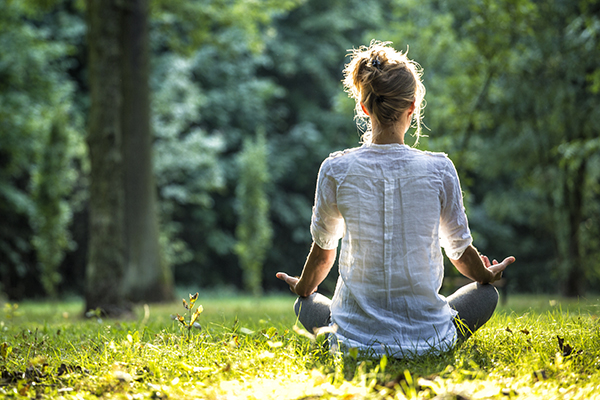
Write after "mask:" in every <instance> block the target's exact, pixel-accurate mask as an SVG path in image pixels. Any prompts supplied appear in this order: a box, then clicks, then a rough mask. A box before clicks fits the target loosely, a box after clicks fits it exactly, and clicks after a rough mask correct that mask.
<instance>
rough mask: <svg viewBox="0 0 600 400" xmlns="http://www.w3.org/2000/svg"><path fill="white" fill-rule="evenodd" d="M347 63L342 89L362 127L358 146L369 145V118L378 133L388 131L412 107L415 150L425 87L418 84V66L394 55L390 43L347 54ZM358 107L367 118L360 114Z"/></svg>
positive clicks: (402, 55)
mask: <svg viewBox="0 0 600 400" xmlns="http://www.w3.org/2000/svg"><path fill="white" fill-rule="evenodd" d="M350 51H351V53H350V54H349V55H350V56H351V60H350V62H349V63H348V64H346V66H345V68H344V80H343V82H344V89H345V90H346V92H348V95H349V96H350V97H352V98H353V99H354V101H355V102H356V118H357V119H362V120H363V121H365V123H366V129H365V131H364V132H363V136H362V142H363V143H367V144H370V143H373V141H374V139H375V138H374V133H373V129H372V125H371V120H370V119H369V118H371V119H372V120H375V121H376V122H377V124H378V125H379V126H381V127H382V130H383V131H385V130H386V129H387V128H389V127H391V126H392V125H393V124H394V123H395V122H396V121H397V120H398V118H399V117H400V116H401V115H402V114H403V113H404V112H405V111H406V110H407V109H409V108H410V107H411V105H412V104H413V103H414V104H415V109H414V112H413V115H412V124H411V126H412V127H414V128H416V130H415V133H414V136H416V139H415V146H416V145H417V143H418V142H419V137H420V136H421V126H422V118H423V108H424V107H425V86H424V85H423V82H421V76H422V74H423V73H422V69H421V66H420V65H419V64H418V63H416V62H415V61H413V60H410V59H409V58H408V57H407V53H408V52H406V53H402V52H400V51H396V50H395V49H394V48H392V47H391V42H380V41H376V40H373V41H371V43H370V45H369V47H366V46H361V47H359V48H358V49H352V50H350ZM361 103H362V104H364V106H365V108H366V109H367V110H368V112H369V114H370V116H369V115H367V114H365V112H364V111H363V110H362V107H361Z"/></svg>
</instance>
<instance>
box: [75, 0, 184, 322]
mask: <svg viewBox="0 0 600 400" xmlns="http://www.w3.org/2000/svg"><path fill="white" fill-rule="evenodd" d="M146 19H147V4H146V2H145V1H143V0H132V1H128V2H121V1H113V0H111V1H99V0H90V1H89V2H88V21H89V49H90V50H89V51H90V59H89V68H90V92H91V109H90V122H89V138H88V143H89V149H90V160H91V185H90V243H89V261H88V267H87V272H88V276H87V290H86V309H96V308H100V309H101V310H103V312H105V313H107V314H115V315H118V314H120V313H123V312H126V311H128V306H127V304H126V300H136V301H139V300H146V301H158V300H164V299H167V298H169V297H170V295H171V290H172V289H171V288H172V286H171V285H172V282H171V279H170V272H168V270H167V269H166V268H167V267H166V265H165V264H164V263H163V262H162V260H161V258H160V255H159V242H158V226H157V220H156V218H157V217H156V210H155V204H154V196H155V194H154V186H153V182H154V181H153V177H152V162H151V156H150V154H151V146H150V143H151V138H150V130H149V110H148V108H149V97H148V88H147V85H148V56H147V51H148V49H147V45H148V44H147V41H148V34H147V28H146Z"/></svg>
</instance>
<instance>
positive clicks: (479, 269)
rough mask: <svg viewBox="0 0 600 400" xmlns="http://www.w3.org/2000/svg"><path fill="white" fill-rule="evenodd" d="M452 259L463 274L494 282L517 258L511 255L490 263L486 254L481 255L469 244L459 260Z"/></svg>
mask: <svg viewBox="0 0 600 400" xmlns="http://www.w3.org/2000/svg"><path fill="white" fill-rule="evenodd" d="M450 261H452V264H454V266H455V267H456V269H457V270H458V271H459V272H460V273H461V274H463V275H464V276H466V277H467V278H470V279H473V280H474V281H476V282H479V283H482V284H484V283H492V282H495V281H497V280H499V279H500V278H502V271H504V270H505V269H506V267H507V266H508V265H510V264H512V263H513V262H515V258H514V257H512V256H510V257H506V258H505V259H504V260H503V261H502V262H501V263H499V262H498V261H496V260H494V262H493V263H490V260H489V259H488V258H487V257H486V256H484V255H480V254H479V252H478V251H477V249H476V248H475V247H473V245H469V247H467V249H466V250H465V252H464V253H463V254H462V256H461V257H460V258H459V259H458V260H453V259H450Z"/></svg>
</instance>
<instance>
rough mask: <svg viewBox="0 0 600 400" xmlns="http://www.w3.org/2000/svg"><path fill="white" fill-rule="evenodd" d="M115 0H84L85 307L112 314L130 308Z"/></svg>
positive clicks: (118, 12)
mask: <svg viewBox="0 0 600 400" xmlns="http://www.w3.org/2000/svg"><path fill="white" fill-rule="evenodd" d="M118 2H119V1H118V0H89V1H88V26H89V28H88V43H89V71H90V72H89V73H90V99H91V108H90V116H89V118H90V119H89V135H88V145H89V152H90V153H89V154H90V166H91V173H90V175H91V176H90V178H91V182H90V237H89V252H88V262H87V270H86V285H87V288H86V310H90V309H98V308H99V309H101V310H102V312H103V313H105V314H109V315H115V316H116V315H120V314H122V313H124V312H127V311H129V306H128V305H127V304H126V302H125V299H124V294H123V291H122V290H121V288H122V284H121V283H122V281H123V277H124V273H125V258H124V242H123V237H124V225H123V205H124V191H123V174H122V170H123V168H122V165H123V156H122V153H121V142H122V130H121V105H122V103H123V99H122V96H121V89H120V85H121V73H120V69H119V68H118V67H117V66H118V65H119V64H120V60H121V58H122V51H121V47H120V44H119V40H120V24H121V20H120V19H121V18H120V17H121V12H120V9H119V6H118V4H117V3H118Z"/></svg>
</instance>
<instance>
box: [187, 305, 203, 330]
mask: <svg viewBox="0 0 600 400" xmlns="http://www.w3.org/2000/svg"><path fill="white" fill-rule="evenodd" d="M202 311H204V308H203V307H202V305H199V306H198V308H197V309H196V311H195V312H194V315H192V319H191V320H190V325H194V322H196V320H197V319H198V317H199V316H200V314H202Z"/></svg>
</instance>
